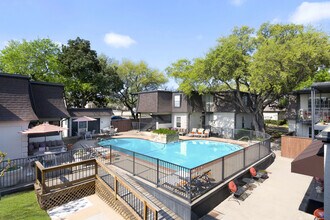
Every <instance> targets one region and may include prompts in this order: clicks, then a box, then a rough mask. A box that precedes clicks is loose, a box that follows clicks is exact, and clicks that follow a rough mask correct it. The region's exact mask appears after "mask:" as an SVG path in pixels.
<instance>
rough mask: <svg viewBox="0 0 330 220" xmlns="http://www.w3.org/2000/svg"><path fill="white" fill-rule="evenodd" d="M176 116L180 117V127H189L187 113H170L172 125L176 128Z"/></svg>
mask: <svg viewBox="0 0 330 220" xmlns="http://www.w3.org/2000/svg"><path fill="white" fill-rule="evenodd" d="M176 117H181V128H186V129H189V127H188V113H172V126H173V128H176Z"/></svg>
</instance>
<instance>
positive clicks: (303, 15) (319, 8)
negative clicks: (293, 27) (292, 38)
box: [289, 1, 330, 24]
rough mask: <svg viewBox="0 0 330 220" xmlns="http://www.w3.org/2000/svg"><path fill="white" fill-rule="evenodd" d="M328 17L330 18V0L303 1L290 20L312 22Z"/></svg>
mask: <svg viewBox="0 0 330 220" xmlns="http://www.w3.org/2000/svg"><path fill="white" fill-rule="evenodd" d="M326 19H330V1H327V2H313V3H310V2H303V3H302V4H301V5H299V7H298V8H297V9H296V11H295V12H294V13H293V15H292V16H291V17H290V19H289V21H290V22H293V23H296V24H310V23H315V22H318V21H321V20H326Z"/></svg>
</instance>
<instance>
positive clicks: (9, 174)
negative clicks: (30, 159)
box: [0, 151, 23, 187]
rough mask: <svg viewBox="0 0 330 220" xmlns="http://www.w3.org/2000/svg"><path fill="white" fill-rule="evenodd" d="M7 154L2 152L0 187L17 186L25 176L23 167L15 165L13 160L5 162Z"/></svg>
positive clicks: (0, 159) (0, 158)
mask: <svg viewBox="0 0 330 220" xmlns="http://www.w3.org/2000/svg"><path fill="white" fill-rule="evenodd" d="M5 157H6V154H5V153H3V152H1V151H0V164H1V166H2V167H0V186H1V187H9V186H14V185H17V184H18V183H19V182H20V180H21V177H22V176H23V167H22V166H18V165H16V164H13V163H12V162H11V160H7V161H6V162H4V161H5Z"/></svg>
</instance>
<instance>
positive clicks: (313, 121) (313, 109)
mask: <svg viewBox="0 0 330 220" xmlns="http://www.w3.org/2000/svg"><path fill="white" fill-rule="evenodd" d="M311 104H312V115H311V119H312V139H313V140H314V124H315V89H314V88H313V87H312V89H311Z"/></svg>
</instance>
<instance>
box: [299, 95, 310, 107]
mask: <svg viewBox="0 0 330 220" xmlns="http://www.w3.org/2000/svg"><path fill="white" fill-rule="evenodd" d="M309 96H310V94H300V108H301V109H308V97H309Z"/></svg>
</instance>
